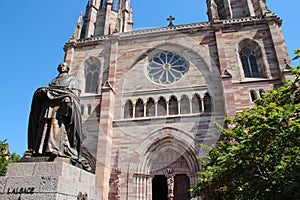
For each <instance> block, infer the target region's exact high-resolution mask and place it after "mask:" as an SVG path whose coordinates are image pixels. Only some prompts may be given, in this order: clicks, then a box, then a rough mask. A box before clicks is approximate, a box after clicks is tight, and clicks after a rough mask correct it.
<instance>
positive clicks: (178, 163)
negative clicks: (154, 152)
mask: <svg viewBox="0 0 300 200" xmlns="http://www.w3.org/2000/svg"><path fill="white" fill-rule="evenodd" d="M167 168H171V169H173V170H174V171H175V172H176V173H189V172H190V169H189V167H188V163H187V162H186V160H185V159H184V157H183V156H182V155H180V154H178V153H177V152H175V151H172V150H168V151H166V152H164V153H162V154H161V155H160V156H159V157H158V158H157V159H156V160H155V161H154V162H153V166H152V172H151V174H165V172H166V170H167Z"/></svg>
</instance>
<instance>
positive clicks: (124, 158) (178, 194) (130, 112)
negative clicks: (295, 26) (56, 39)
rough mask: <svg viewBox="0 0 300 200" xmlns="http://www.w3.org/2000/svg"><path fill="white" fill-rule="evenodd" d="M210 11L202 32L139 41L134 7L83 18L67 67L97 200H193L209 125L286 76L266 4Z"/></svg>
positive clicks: (110, 2) (226, 5) (215, 4)
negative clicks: (77, 93)
mask: <svg viewBox="0 0 300 200" xmlns="http://www.w3.org/2000/svg"><path fill="white" fill-rule="evenodd" d="M203 1H204V0H203ZM206 3H207V14H208V21H207V22H200V23H192V24H183V25H172V23H170V25H169V26H166V27H161V28H153V29H145V30H137V31H133V29H132V27H133V21H132V15H133V13H132V9H131V5H130V0H90V1H88V2H87V6H86V11H85V13H84V15H80V17H79V19H78V22H77V24H76V27H75V31H74V34H73V35H72V37H71V38H70V40H69V41H68V42H67V43H66V45H65V47H64V50H65V61H66V62H68V63H69V64H70V66H71V74H72V75H74V76H76V77H77V79H78V81H79V84H80V87H81V90H82V92H81V112H82V119H83V133H84V135H83V149H82V155H83V156H84V157H86V158H87V159H88V161H89V162H90V164H91V165H92V168H93V172H94V173H95V174H96V177H97V181H96V182H97V183H96V186H97V187H99V188H100V189H101V190H102V199H104V200H107V199H109V200H114V199H122V200H125V199H126V200H138V199H140V200H142V199H143V200H152V199H153V200H164V199H175V200H188V199H190V198H191V197H192V196H191V194H190V193H189V192H188V189H189V188H190V187H192V186H193V185H194V184H195V183H196V182H197V172H198V171H199V170H201V168H200V166H199V164H198V160H197V158H198V157H201V156H202V157H203V156H205V154H206V153H207V152H205V150H203V149H201V148H200V146H199V144H207V145H215V144H216V142H217V141H218V140H219V133H218V131H217V129H216V127H215V124H214V123H215V122H218V123H219V124H221V125H222V126H225V125H224V124H223V119H224V117H227V116H229V117H233V116H235V114H236V113H237V112H240V111H242V110H244V109H248V108H250V107H251V106H253V101H254V100H255V99H257V98H259V97H260V96H261V95H262V94H263V93H265V92H268V91H269V90H271V89H273V88H276V87H278V86H279V85H280V84H281V83H282V80H283V79H284V78H285V76H286V75H287V73H286V72H287V68H289V56H288V53H287V49H286V45H285V42H284V38H283V35H282V31H281V23H282V20H281V19H280V18H279V17H278V16H277V15H276V14H274V13H272V11H270V10H269V9H268V7H267V5H266V0H206ZM169 20H170V22H172V19H171V18H170V19H169ZM172 195H173V196H174V198H173V197H172ZM99 198H100V197H99Z"/></svg>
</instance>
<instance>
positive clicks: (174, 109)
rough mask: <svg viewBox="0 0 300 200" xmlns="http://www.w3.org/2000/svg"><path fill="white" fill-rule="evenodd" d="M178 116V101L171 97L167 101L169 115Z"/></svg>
mask: <svg viewBox="0 0 300 200" xmlns="http://www.w3.org/2000/svg"><path fill="white" fill-rule="evenodd" d="M177 114H178V101H177V98H176V97H175V96H174V95H172V96H171V97H170V99H169V115H177Z"/></svg>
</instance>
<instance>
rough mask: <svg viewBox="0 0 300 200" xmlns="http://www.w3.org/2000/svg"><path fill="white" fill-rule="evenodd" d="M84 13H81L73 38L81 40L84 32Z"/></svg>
mask: <svg viewBox="0 0 300 200" xmlns="http://www.w3.org/2000/svg"><path fill="white" fill-rule="evenodd" d="M82 24H83V22H82V12H80V14H79V17H78V20H77V24H76V26H75V29H74V33H73V36H72V38H74V39H79V38H80V35H81V31H82Z"/></svg>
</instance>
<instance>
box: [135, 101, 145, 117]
mask: <svg viewBox="0 0 300 200" xmlns="http://www.w3.org/2000/svg"><path fill="white" fill-rule="evenodd" d="M134 116H135V117H144V102H143V100H142V99H138V100H137V101H136V103H135V113H134Z"/></svg>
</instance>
